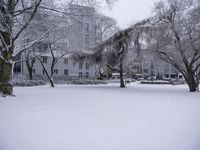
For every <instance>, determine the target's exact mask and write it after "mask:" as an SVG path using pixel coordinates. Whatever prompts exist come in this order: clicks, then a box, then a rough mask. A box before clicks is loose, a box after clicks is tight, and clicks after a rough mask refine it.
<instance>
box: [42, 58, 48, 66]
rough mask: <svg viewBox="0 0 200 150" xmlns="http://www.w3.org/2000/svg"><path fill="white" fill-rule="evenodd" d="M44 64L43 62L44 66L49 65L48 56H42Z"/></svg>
mask: <svg viewBox="0 0 200 150" xmlns="http://www.w3.org/2000/svg"><path fill="white" fill-rule="evenodd" d="M42 62H43V63H44V64H47V56H42Z"/></svg>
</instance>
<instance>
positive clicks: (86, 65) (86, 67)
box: [85, 62, 89, 70]
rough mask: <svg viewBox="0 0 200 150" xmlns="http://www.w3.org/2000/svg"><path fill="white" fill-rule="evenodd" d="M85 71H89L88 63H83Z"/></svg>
mask: <svg viewBox="0 0 200 150" xmlns="http://www.w3.org/2000/svg"><path fill="white" fill-rule="evenodd" d="M85 69H86V70H89V63H88V62H86V63H85Z"/></svg>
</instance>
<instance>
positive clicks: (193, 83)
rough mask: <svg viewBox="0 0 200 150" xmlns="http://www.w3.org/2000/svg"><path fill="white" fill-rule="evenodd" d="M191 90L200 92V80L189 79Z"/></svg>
mask: <svg viewBox="0 0 200 150" xmlns="http://www.w3.org/2000/svg"><path fill="white" fill-rule="evenodd" d="M187 84H188V87H189V89H190V92H198V91H199V81H195V80H194V79H189V80H188V81H187Z"/></svg>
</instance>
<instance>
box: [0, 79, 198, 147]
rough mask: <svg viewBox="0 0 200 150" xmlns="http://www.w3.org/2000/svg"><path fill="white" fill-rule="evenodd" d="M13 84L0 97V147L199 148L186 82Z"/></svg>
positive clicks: (192, 96)
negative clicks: (11, 92) (7, 93)
mask: <svg viewBox="0 0 200 150" xmlns="http://www.w3.org/2000/svg"><path fill="white" fill-rule="evenodd" d="M118 86H119V85H118V84H108V85H93V86H92V85H91V86H88V85H87V86H86V85H82V86H79V85H62V86H58V87H56V88H49V87H48V86H41V87H24V88H22V87H19V88H18V87H17V88H15V89H14V91H15V94H16V97H7V98H2V97H0V150H200V93H190V92H188V88H187V86H186V85H179V86H171V85H140V84H137V83H134V84H132V85H129V87H128V88H125V89H120V88H118Z"/></svg>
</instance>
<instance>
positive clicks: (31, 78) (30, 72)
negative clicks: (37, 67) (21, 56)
mask: <svg viewBox="0 0 200 150" xmlns="http://www.w3.org/2000/svg"><path fill="white" fill-rule="evenodd" d="M26 67H27V70H28V75H29V79H30V80H33V67H32V65H30V64H29V60H26Z"/></svg>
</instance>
